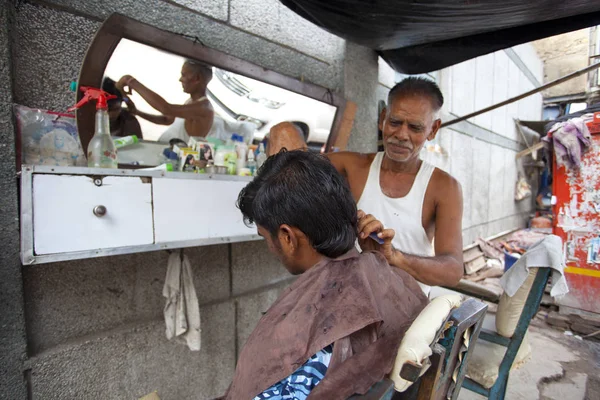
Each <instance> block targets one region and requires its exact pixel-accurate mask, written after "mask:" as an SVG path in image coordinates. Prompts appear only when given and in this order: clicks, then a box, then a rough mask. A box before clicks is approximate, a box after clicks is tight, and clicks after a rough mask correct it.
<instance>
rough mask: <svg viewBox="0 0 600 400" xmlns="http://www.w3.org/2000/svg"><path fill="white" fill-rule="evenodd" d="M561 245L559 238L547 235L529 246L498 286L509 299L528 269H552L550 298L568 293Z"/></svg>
mask: <svg viewBox="0 0 600 400" xmlns="http://www.w3.org/2000/svg"><path fill="white" fill-rule="evenodd" d="M562 251H563V245H562V240H561V238H560V237H558V236H556V235H548V236H546V237H545V238H544V239H542V240H540V241H539V242H537V243H536V244H534V245H533V246H531V247H530V248H529V249H528V250H527V251H526V252H525V254H523V255H522V256H521V258H519V260H518V261H517V262H516V263H515V264H514V265H513V266H512V267H510V269H509V270H508V271H507V272H506V273H505V274H504V275H503V276H502V278H501V279H500V285H502V288H503V289H504V291H505V292H506V294H507V295H508V296H509V297H512V296H514V295H515V293H516V292H517V290H519V288H520V287H521V285H523V282H525V279H527V275H528V274H529V268H540V267H550V268H552V270H553V271H552V289H551V290H550V295H551V296H552V297H557V296H563V295H565V294H567V293H569V287H568V286H567V279H566V278H565V272H564V268H565V265H564V261H563V260H564V258H563V252H562Z"/></svg>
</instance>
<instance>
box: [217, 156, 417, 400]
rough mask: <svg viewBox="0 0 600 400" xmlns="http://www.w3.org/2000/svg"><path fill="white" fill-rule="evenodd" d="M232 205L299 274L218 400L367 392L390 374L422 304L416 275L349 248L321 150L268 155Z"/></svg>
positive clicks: (352, 211) (347, 197)
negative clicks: (318, 152)
mask: <svg viewBox="0 0 600 400" xmlns="http://www.w3.org/2000/svg"><path fill="white" fill-rule="evenodd" d="M238 207H239V208H240V210H241V211H242V214H243V215H244V220H245V221H246V222H247V223H253V224H255V225H256V227H257V230H258V233H259V234H260V235H261V236H263V237H264V238H265V242H266V244H267V247H268V249H269V251H270V252H271V253H273V254H274V255H275V256H277V257H278V258H279V260H280V261H281V262H282V264H283V265H284V266H285V267H286V269H287V270H288V271H289V272H290V273H291V274H293V275H298V278H297V279H296V280H295V281H294V283H293V284H292V285H291V286H289V287H288V288H286V289H284V290H283V292H282V294H281V295H280V296H279V298H278V299H277V300H276V301H275V303H274V304H273V305H272V306H271V307H270V308H269V310H268V311H267V312H266V313H265V315H264V316H263V317H262V318H261V320H260V321H259V322H258V325H257V326H256V328H255V329H254V331H253V332H252V334H251V335H250V337H249V338H248V340H247V341H246V343H245V345H244V347H243V348H242V351H241V352H240V356H239V359H238V362H237V366H236V369H235V374H234V378H233V382H232V384H231V386H230V387H229V390H228V391H227V393H226V395H225V396H224V399H228V400H238V399H254V400H262V399H269V400H283V399H298V400H304V399H306V398H307V396H309V394H310V398H311V399H315V400H318V399H346V398H348V397H349V396H351V395H353V394H354V393H361V394H363V393H365V392H366V391H367V390H368V389H369V388H370V387H371V386H372V385H373V384H375V383H376V382H378V381H379V380H381V379H382V378H383V377H384V375H386V374H388V373H389V372H390V371H391V369H392V367H393V363H394V359H395V358H396V353H397V349H398V348H399V345H400V342H401V340H402V338H403V336H404V334H405V332H406V330H407V329H408V327H409V326H410V325H411V323H412V321H414V319H415V318H416V317H417V316H418V314H419V313H420V312H421V310H422V309H423V308H424V307H425V305H426V304H427V299H426V297H425V295H424V294H423V293H422V291H421V289H420V287H419V285H418V284H417V282H416V281H415V279H414V278H412V277H411V276H410V275H409V274H408V273H406V272H405V271H402V270H401V269H398V268H391V267H390V266H389V264H388V263H387V261H386V260H385V258H384V257H383V255H381V254H380V253H378V252H371V251H367V252H363V253H362V254H361V253H359V252H358V251H357V250H356V248H355V242H356V234H357V214H356V204H355V202H354V200H353V199H352V194H351V193H350V188H349V187H348V184H347V182H346V180H345V179H344V178H343V177H342V176H341V175H340V174H339V173H338V172H337V171H336V170H335V168H334V167H333V165H331V163H330V162H329V161H328V160H327V159H326V158H325V157H324V156H322V155H321V154H316V153H312V152H307V151H300V150H296V151H290V152H287V151H283V152H280V153H278V154H275V155H274V156H272V157H270V158H269V159H267V160H266V161H265V163H264V164H263V166H262V167H261V168H260V169H259V171H258V175H257V176H256V177H255V178H254V180H253V181H252V182H250V183H249V184H248V185H247V186H246V187H245V188H244V189H242V191H241V192H240V194H239V197H238ZM387 240H388V241H389V239H387Z"/></svg>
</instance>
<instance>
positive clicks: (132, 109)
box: [123, 96, 137, 115]
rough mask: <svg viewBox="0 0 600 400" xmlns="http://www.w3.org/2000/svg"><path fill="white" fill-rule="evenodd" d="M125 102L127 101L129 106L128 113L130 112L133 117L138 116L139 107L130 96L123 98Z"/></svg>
mask: <svg viewBox="0 0 600 400" xmlns="http://www.w3.org/2000/svg"><path fill="white" fill-rule="evenodd" d="M123 100H124V101H125V105H127V111H129V113H130V114H131V115H136V114H137V107H136V106H135V103H134V102H133V100H131V98H130V97H129V96H123Z"/></svg>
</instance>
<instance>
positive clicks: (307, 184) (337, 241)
mask: <svg viewBox="0 0 600 400" xmlns="http://www.w3.org/2000/svg"><path fill="white" fill-rule="evenodd" d="M237 206H238V208H239V209H240V210H241V211H242V214H243V215H244V221H245V223H246V224H248V225H249V224H252V223H255V224H257V225H260V226H262V227H263V228H265V229H266V230H267V231H269V233H270V234H271V235H272V236H273V237H276V234H277V232H278V230H279V227H280V226H281V225H283V224H287V225H290V226H292V227H295V228H297V229H299V230H300V231H302V232H303V233H304V234H305V235H306V236H307V237H308V239H309V241H310V243H311V245H312V247H313V248H314V249H315V250H316V251H317V252H319V253H320V254H322V255H324V256H326V257H330V258H335V257H338V256H341V255H342V254H344V253H346V252H348V251H349V250H351V249H352V248H353V247H354V243H355V241H356V232H357V216H356V204H355V202H354V199H353V198H352V193H351V192H350V188H349V187H348V184H347V183H346V180H345V179H344V178H343V177H342V176H341V175H340V174H339V173H338V172H337V170H336V169H335V167H334V166H333V165H332V164H331V162H330V161H329V160H328V159H327V158H325V157H324V156H322V155H320V154H316V153H312V152H308V151H302V150H294V151H286V150H285V149H284V150H282V151H281V152H279V153H277V154H275V155H273V156H271V157H269V158H268V159H267V160H266V161H265V163H264V164H263V166H262V167H261V168H260V169H259V170H258V172H257V175H256V177H255V178H254V180H252V182H250V183H249V184H248V185H246V187H245V188H244V189H242V191H241V192H240V194H239V197H238V201H237Z"/></svg>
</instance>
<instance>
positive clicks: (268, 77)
mask: <svg viewBox="0 0 600 400" xmlns="http://www.w3.org/2000/svg"><path fill="white" fill-rule="evenodd" d="M121 39H129V40H132V41H135V42H138V43H142V44H145V45H148V46H152V47H155V48H157V49H159V50H163V51H166V52H169V53H173V54H176V55H178V56H182V57H185V58H192V59H195V60H198V61H201V62H204V63H206V64H209V65H211V66H214V67H217V68H221V69H225V70H227V71H231V72H233V73H236V74H240V75H244V76H247V77H249V78H252V79H256V80H258V81H262V82H266V83H269V84H271V85H275V86H279V87H281V88H284V89H287V90H290V91H292V92H294V93H298V94H301V95H304V96H307V97H310V98H312V99H315V100H319V101H322V102H325V103H328V104H330V105H332V106H335V107H336V108H337V110H336V113H335V116H334V119H333V124H332V127H331V132H330V134H329V137H328V139H327V142H326V144H325V151H326V152H329V151H331V149H332V147H333V144H334V143H336V140H337V137H338V135H339V131H340V127H341V125H342V121H343V115H344V111H345V108H346V100H345V99H344V98H343V97H342V96H340V95H339V94H337V93H334V92H332V91H331V90H329V89H327V88H324V87H322V86H318V85H315V84H313V83H308V82H302V81H300V80H298V79H295V78H291V77H289V76H286V75H283V74H280V73H278V72H275V71H272V70H269V69H266V68H263V67H260V66H258V65H256V64H253V63H251V62H249V61H245V60H242V59H240V58H237V57H234V56H231V55H228V54H225V53H223V52H221V51H218V50H215V49H212V48H209V47H206V46H204V45H203V44H202V43H200V42H199V41H197V40H196V41H192V40H190V39H187V38H186V37H184V36H182V35H178V34H176V33H173V32H169V31H165V30H162V29H159V28H156V27H154V26H152V25H148V24H145V23H142V22H139V21H137V20H134V19H132V18H129V17H126V16H124V15H121V14H118V13H115V14H112V15H110V16H109V17H108V18H107V19H106V21H104V23H103V24H102V26H101V27H100V29H99V30H98V32H96V35H95V37H94V39H93V40H92V43H91V44H90V46H89V47H88V49H87V53H86V55H85V58H84V60H83V63H82V65H81V70H80V72H79V80H78V81H77V101H79V100H81V98H82V97H83V93H82V92H81V91H80V90H79V86H92V87H97V88H99V87H101V85H102V79H103V78H104V71H105V69H106V66H107V65H108V62H109V60H110V58H111V57H112V54H113V52H114V51H115V49H116V48H117V46H118V44H119V42H120V41H121ZM95 112H96V108H95V104H91V103H88V104H86V105H84V106H83V107H81V108H80V109H79V110H77V113H76V116H77V129H78V131H79V138H80V140H81V145H82V147H83V149H84V152H85V153H86V154H87V146H88V144H89V142H90V140H91V138H92V136H93V134H94V115H95Z"/></svg>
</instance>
